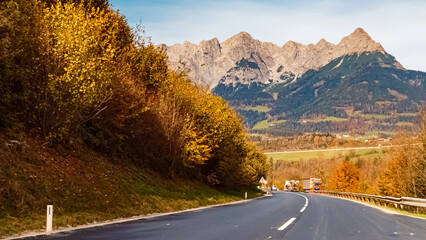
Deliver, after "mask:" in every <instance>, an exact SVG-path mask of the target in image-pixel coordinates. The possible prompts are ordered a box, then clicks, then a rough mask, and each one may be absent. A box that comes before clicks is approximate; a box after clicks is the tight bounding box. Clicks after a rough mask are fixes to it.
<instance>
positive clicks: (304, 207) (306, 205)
mask: <svg viewBox="0 0 426 240" xmlns="http://www.w3.org/2000/svg"><path fill="white" fill-rule="evenodd" d="M293 194H296V195H298V196H301V197H304V198H305V205H304V206H303V208H302V209H300V212H301V213H302V212H304V211H305V209H306V208H307V207H308V204H309V200H308V198H307V197H305V196H303V195H301V194H298V193H293Z"/></svg>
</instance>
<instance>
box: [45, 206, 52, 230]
mask: <svg viewBox="0 0 426 240" xmlns="http://www.w3.org/2000/svg"><path fill="white" fill-rule="evenodd" d="M52 221H53V205H47V216H46V232H51V231H52Z"/></svg>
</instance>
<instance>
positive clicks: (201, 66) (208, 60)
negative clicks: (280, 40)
mask: <svg viewBox="0 0 426 240" xmlns="http://www.w3.org/2000/svg"><path fill="white" fill-rule="evenodd" d="M163 46H164V48H165V51H166V53H167V55H168V57H169V64H170V66H171V68H172V69H174V70H180V71H184V70H185V71H188V70H189V72H188V76H189V77H190V78H191V79H192V80H193V81H194V82H195V83H197V84H203V85H205V86H207V87H209V88H210V89H212V88H214V87H215V86H216V85H217V84H218V83H219V82H220V81H222V82H226V83H227V84H235V83H237V82H246V83H247V82H253V81H255V82H261V83H280V82H282V78H283V77H282V75H283V73H285V74H287V75H288V74H289V73H291V74H294V77H295V78H297V77H298V76H300V75H302V74H303V73H305V72H306V71H308V70H310V69H314V70H318V69H319V68H320V67H322V66H325V65H326V64H327V63H329V62H331V61H332V60H333V59H335V58H338V57H340V56H343V55H349V54H353V53H362V52H367V51H370V52H373V51H378V52H383V53H384V52H385V50H384V48H383V47H382V45H381V44H380V43H378V42H376V41H374V40H373V39H372V38H371V37H370V35H368V34H367V32H365V31H364V30H363V29H362V28H357V29H356V30H355V31H354V32H352V33H351V34H350V35H348V36H346V37H344V38H342V40H341V41H340V42H339V43H338V44H333V43H330V42H327V41H326V40H325V39H324V38H322V39H321V40H319V41H318V42H317V43H316V44H308V45H303V44H301V43H297V42H294V41H288V42H286V43H285V44H284V45H283V46H279V45H276V44H274V43H270V42H262V41H260V40H256V39H254V38H253V37H252V36H251V35H250V34H249V33H247V32H240V33H238V34H236V35H234V36H232V37H230V38H228V39H226V40H225V41H223V42H219V40H218V39H217V38H213V39H210V40H203V41H201V42H200V43H199V44H198V45H197V44H194V43H190V42H188V41H186V42H184V43H183V44H174V45H172V46H165V45H163ZM253 54H254V55H256V56H258V59H257V60H256V59H252V61H251V62H254V63H256V64H258V65H259V63H261V65H264V68H263V69H261V70H260V72H257V73H250V69H246V70H242V72H239V73H238V72H235V71H234V72H228V71H230V70H231V69H232V68H234V67H236V66H237V64H238V63H239V62H240V61H241V60H242V59H246V60H247V59H250V58H252V55H253ZM399 66H400V67H401V68H403V67H402V65H400V64H399ZM234 70H235V69H234ZM259 73H260V74H259ZM245 75H247V76H252V75H257V77H255V78H244V76H245ZM242 76H243V78H241V77H242Z"/></svg>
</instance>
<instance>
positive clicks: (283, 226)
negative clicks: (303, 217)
mask: <svg viewBox="0 0 426 240" xmlns="http://www.w3.org/2000/svg"><path fill="white" fill-rule="evenodd" d="M294 194H296V195H299V196H301V197H304V198H305V200H306V201H305V205H304V206H303V208H302V209H300V212H301V213H303V212H304V211H305V209H306V208H307V207H308V204H309V200H308V198H307V197H305V196H303V195H301V194H297V193H294ZM294 220H296V218H295V217H293V218H290V220H288V221H287V222H286V223H284V224H283V225H282V226H281V227H279V228H278V231H282V230H284V229H286V228H287V227H288V226H290V224H291V223H292V222H294Z"/></svg>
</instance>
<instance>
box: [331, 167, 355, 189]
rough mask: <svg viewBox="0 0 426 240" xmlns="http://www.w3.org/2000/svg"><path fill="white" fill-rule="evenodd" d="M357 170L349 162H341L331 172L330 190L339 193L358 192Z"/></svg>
mask: <svg viewBox="0 0 426 240" xmlns="http://www.w3.org/2000/svg"><path fill="white" fill-rule="evenodd" d="M359 178H360V175H359V169H358V168H357V167H356V166H355V165H354V164H353V163H351V162H349V161H343V162H342V163H341V164H340V165H338V166H337V168H336V169H335V170H334V171H333V176H332V179H331V183H330V189H331V190H334V191H339V192H358V189H359Z"/></svg>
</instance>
